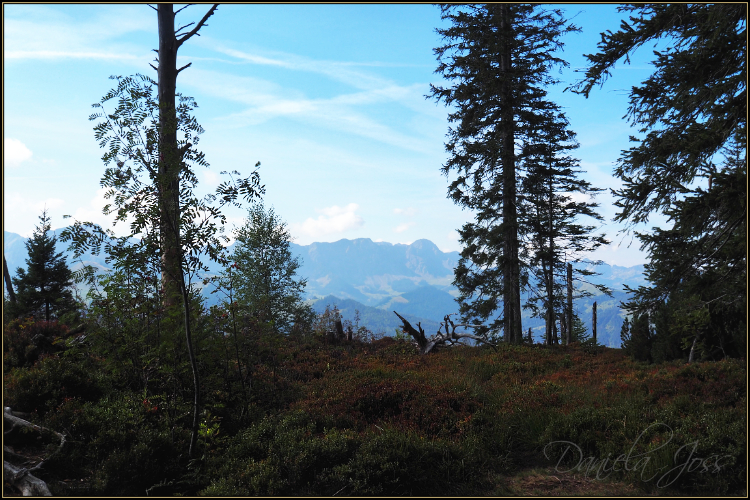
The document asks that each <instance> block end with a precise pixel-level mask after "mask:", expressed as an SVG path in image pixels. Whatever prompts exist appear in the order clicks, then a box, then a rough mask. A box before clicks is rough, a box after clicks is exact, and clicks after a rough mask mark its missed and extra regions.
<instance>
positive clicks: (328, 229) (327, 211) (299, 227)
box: [290, 203, 365, 237]
mask: <svg viewBox="0 0 750 500" xmlns="http://www.w3.org/2000/svg"><path fill="white" fill-rule="evenodd" d="M358 208H359V205H357V204H356V203H350V204H348V205H347V206H345V207H338V206H336V205H334V206H332V207H327V208H323V209H320V210H316V212H318V213H322V214H323V215H320V216H319V217H318V218H317V219H313V218H312V217H310V218H308V219H307V220H306V221H305V222H303V223H302V224H292V225H291V226H290V229H292V230H296V231H300V232H302V233H305V234H306V235H309V236H312V237H317V236H322V235H326V234H332V233H343V232H345V231H349V230H350V229H357V228H360V227H362V226H363V225H364V223H365V221H364V220H363V219H362V217H360V216H359V215H357V214H356V213H355V212H356V211H357V209H358Z"/></svg>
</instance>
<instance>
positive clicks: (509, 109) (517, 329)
mask: <svg viewBox="0 0 750 500" xmlns="http://www.w3.org/2000/svg"><path fill="white" fill-rule="evenodd" d="M496 8H497V9H498V11H499V14H500V31H501V33H500V36H501V37H502V38H501V39H502V42H501V43H502V44H503V47H502V54H501V56H500V72H501V73H502V74H503V75H504V76H505V79H504V82H503V89H502V98H501V101H500V102H501V111H500V116H501V118H500V120H501V123H500V141H501V155H502V157H501V162H502V167H503V224H504V226H505V235H504V241H503V245H504V252H503V254H504V257H505V265H504V272H503V307H504V313H505V322H504V323H505V325H504V330H505V338H506V340H507V341H509V342H513V343H516V344H520V343H521V342H522V341H523V332H522V329H521V284H520V282H521V277H520V270H519V263H518V220H517V213H516V212H517V211H516V165H515V152H514V148H515V144H514V134H513V96H512V91H511V87H512V85H511V84H512V82H511V81H510V77H509V75H510V71H511V50H510V44H509V43H508V39H509V38H510V37H511V34H510V29H511V15H510V6H509V5H508V4H499V5H497V6H496Z"/></svg>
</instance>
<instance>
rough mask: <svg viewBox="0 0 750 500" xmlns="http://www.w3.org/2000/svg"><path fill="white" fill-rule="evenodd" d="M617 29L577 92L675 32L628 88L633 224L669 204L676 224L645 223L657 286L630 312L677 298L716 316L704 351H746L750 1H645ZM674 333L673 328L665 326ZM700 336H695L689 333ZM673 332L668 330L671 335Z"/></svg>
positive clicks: (626, 161)
mask: <svg viewBox="0 0 750 500" xmlns="http://www.w3.org/2000/svg"><path fill="white" fill-rule="evenodd" d="M619 10H620V11H621V12H629V13H632V14H631V16H630V17H629V20H628V21H623V22H622V25H621V29H620V30H619V31H617V32H615V33H612V32H607V33H602V41H601V42H600V43H599V45H598V48H599V52H598V53H597V54H594V55H588V56H586V57H587V58H588V59H589V61H590V66H589V68H587V70H586V74H585V78H584V79H583V80H582V81H581V82H579V83H578V84H577V85H576V86H575V87H574V90H575V91H576V92H579V93H581V94H583V95H585V96H588V95H589V93H590V91H591V89H592V88H593V86H594V85H596V84H602V83H603V82H604V80H606V78H607V77H608V76H609V72H610V70H611V69H612V68H613V67H614V65H615V63H616V62H617V61H619V60H620V59H622V58H625V62H629V59H628V56H629V54H630V53H631V52H633V51H634V50H636V49H637V48H639V47H640V46H641V45H643V44H646V43H648V42H651V41H657V40H660V39H666V40H668V42H669V43H670V47H669V48H668V49H666V50H664V51H661V52H655V55H656V61H655V63H654V66H655V71H654V73H653V74H652V75H651V76H650V77H649V78H648V79H647V80H645V81H644V82H643V83H642V85H641V86H639V87H633V89H632V91H631V94H630V105H629V108H628V117H629V119H630V121H631V123H632V124H633V125H634V126H638V127H639V132H640V133H642V134H645V137H643V138H635V137H633V138H631V141H632V142H634V143H636V145H635V146H634V147H632V148H630V149H629V150H627V151H624V152H623V154H622V156H621V158H620V160H619V164H618V167H617V169H616V170H615V175H616V176H617V177H619V178H620V179H622V181H623V188H622V189H620V190H617V191H614V194H615V195H616V196H617V197H618V201H617V202H616V206H618V207H619V208H620V209H621V211H620V212H619V213H618V214H617V216H616V218H615V220H617V221H622V222H627V223H628V224H629V228H632V227H633V226H635V225H636V224H639V223H643V222H646V221H648V218H649V216H650V215H651V214H653V213H657V212H661V213H663V214H664V215H666V216H667V217H668V218H669V221H670V223H671V224H672V227H671V228H654V229H653V230H652V231H651V232H636V235H637V237H638V238H639V239H640V241H641V242H642V249H644V250H646V251H648V253H649V255H650V258H651V262H650V263H649V264H648V265H647V266H646V277H647V279H648V281H649V282H650V283H651V285H652V286H650V287H640V288H639V289H638V290H636V291H634V292H635V293H634V295H633V298H632V300H631V301H630V302H629V303H628V304H627V306H628V310H630V311H632V312H645V311H651V312H654V311H656V310H658V309H659V308H660V307H661V304H663V303H664V302H665V301H670V302H673V303H674V304H675V305H677V304H679V307H681V308H682V309H681V310H675V309H674V308H672V310H673V314H674V315H675V317H690V316H693V315H699V316H700V315H704V314H708V315H709V316H710V317H711V323H712V324H711V328H709V332H711V333H710V334H709V335H708V336H705V337H701V338H700V339H699V338H698V337H699V336H697V334H696V333H692V334H690V335H688V337H687V338H685V340H686V341H687V344H690V343H691V342H692V344H693V345H694V346H695V345H698V344H706V345H703V351H702V352H705V353H709V354H710V353H712V352H713V353H714V356H713V357H715V356H716V355H730V354H734V355H743V354H744V352H745V345H746V340H745V333H746V332H745V329H746V326H745V325H746V319H745V310H746V303H747V294H746V276H747V272H746V266H747V264H746V262H747V258H746V254H747V244H746V226H745V224H746V217H747V203H746V199H747V159H746V156H747V146H746V139H747V138H746V135H747V6H746V5H742V4H644V5H629V6H623V7H620V8H619ZM657 334H658V335H662V334H663V335H669V333H668V330H667V329H665V328H661V329H659V330H657ZM690 337H692V339H691V338H690ZM666 341H667V339H664V342H666Z"/></svg>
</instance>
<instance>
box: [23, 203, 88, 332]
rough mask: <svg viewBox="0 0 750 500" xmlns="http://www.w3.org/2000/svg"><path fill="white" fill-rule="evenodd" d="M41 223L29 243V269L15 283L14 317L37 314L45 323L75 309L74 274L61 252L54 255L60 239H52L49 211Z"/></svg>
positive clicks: (42, 217)
mask: <svg viewBox="0 0 750 500" xmlns="http://www.w3.org/2000/svg"><path fill="white" fill-rule="evenodd" d="M39 220H40V221H41V224H39V225H38V226H37V227H36V228H35V230H34V235H33V236H32V238H31V239H29V241H27V242H26V250H27V251H28V253H29V258H28V259H26V266H27V270H24V269H23V268H20V267H19V268H18V269H17V270H16V277H15V278H14V279H13V284H14V285H15V287H16V292H17V293H16V299H17V303H16V305H15V306H13V311H11V312H12V313H13V314H14V315H16V316H20V315H34V316H35V317H43V318H44V319H45V320H46V321H49V320H50V319H51V318H55V317H60V315H61V314H63V313H65V312H67V311H70V310H72V309H75V307H76V304H75V300H74V299H73V292H72V291H71V290H70V287H71V286H72V285H73V273H72V272H71V271H70V269H68V265H67V263H66V261H65V257H64V256H63V254H62V252H60V253H55V245H56V243H57V236H55V235H53V236H51V237H50V236H49V234H48V233H49V232H50V231H51V227H50V223H49V217H48V216H47V210H46V209H45V210H44V211H43V212H42V215H41V216H40V217H39Z"/></svg>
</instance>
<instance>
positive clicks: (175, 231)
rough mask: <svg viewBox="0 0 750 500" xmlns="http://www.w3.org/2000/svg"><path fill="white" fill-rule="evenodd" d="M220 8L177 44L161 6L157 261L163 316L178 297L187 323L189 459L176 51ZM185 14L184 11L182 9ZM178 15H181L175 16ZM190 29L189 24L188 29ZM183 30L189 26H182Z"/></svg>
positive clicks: (196, 392)
mask: <svg viewBox="0 0 750 500" xmlns="http://www.w3.org/2000/svg"><path fill="white" fill-rule="evenodd" d="M217 6H218V5H214V6H213V7H211V9H210V10H209V11H208V13H206V15H204V16H203V18H202V19H201V20H200V22H198V24H197V25H196V26H195V28H193V30H191V31H190V32H189V33H187V34H185V35H182V36H180V38H177V32H179V31H181V30H182V29H183V28H180V29H178V30H177V31H175V26H174V17H175V12H174V9H173V4H159V5H158V8H157V12H158V24H159V50H158V54H159V58H158V62H159V67H158V68H155V69H156V72H157V74H158V84H159V89H158V93H159V179H158V187H159V201H160V211H161V215H160V217H161V221H160V224H161V227H160V236H161V241H160V244H161V259H162V287H163V288H164V293H165V297H164V307H165V309H167V310H170V309H173V308H174V306H175V305H177V303H178V300H179V298H180V296H182V303H183V312H184V314H183V317H184V323H185V340H186V342H187V348H188V356H189V357H190V367H191V369H192V372H193V386H194V387H193V396H194V397H193V429H192V436H191V439H190V450H189V456H190V458H193V456H194V454H195V449H196V442H197V438H198V425H199V421H198V418H199V407H200V379H199V374H198V365H197V363H196V360H195V353H194V352H193V345H192V335H191V333H192V332H191V328H190V315H191V311H190V297H189V293H188V290H187V288H186V285H185V277H184V274H183V267H182V258H183V255H182V247H181V243H180V206H179V201H180V170H181V168H182V158H183V156H184V154H185V151H186V150H187V149H188V148H189V147H190V146H191V145H190V144H186V145H185V146H184V148H183V149H182V150H180V148H178V145H177V110H176V108H175V93H176V91H177V75H178V74H179V73H180V71H182V70H183V69H185V68H187V67H189V66H190V64H187V65H186V66H183V67H182V68H180V69H177V51H178V49H179V48H180V46H181V45H182V44H183V43H185V41H187V40H188V39H189V38H190V37H191V36H193V35H195V34H196V33H197V32H198V30H200V29H201V27H202V26H203V25H204V24H205V22H206V20H207V19H208V18H209V17H210V16H211V15H213V13H214V11H215V10H216V8H217ZM183 8H184V7H183ZM178 12H179V11H178ZM191 24H192V23H191ZM185 27H187V26H185Z"/></svg>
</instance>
